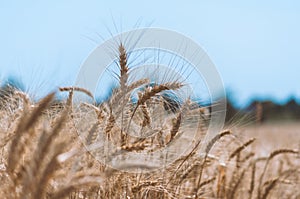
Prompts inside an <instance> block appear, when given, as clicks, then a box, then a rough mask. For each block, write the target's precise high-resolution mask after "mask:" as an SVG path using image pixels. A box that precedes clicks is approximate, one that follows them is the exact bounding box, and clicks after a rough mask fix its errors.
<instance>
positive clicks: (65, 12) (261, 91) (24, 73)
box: [0, 0, 300, 104]
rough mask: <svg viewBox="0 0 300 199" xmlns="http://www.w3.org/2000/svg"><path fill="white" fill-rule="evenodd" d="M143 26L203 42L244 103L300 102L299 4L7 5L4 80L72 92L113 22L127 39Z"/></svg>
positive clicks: (32, 1)
mask: <svg viewBox="0 0 300 199" xmlns="http://www.w3.org/2000/svg"><path fill="white" fill-rule="evenodd" d="M138 21H141V25H140V27H142V26H149V24H151V26H152V27H161V28H167V29H171V30H175V31H178V32H180V33H183V34H184V35H186V36H189V37H190V38H192V39H193V40H194V41H196V42H197V43H199V44H200V45H201V46H202V47H203V48H204V49H205V50H206V52H207V53H208V55H209V56H210V57H211V59H212V60H213V62H214V63H215V65H216V67H217V68H218V70H219V72H220V74H221V76H222V78H223V81H224V84H225V87H226V88H228V89H230V90H231V91H232V92H233V93H234V98H235V99H236V100H237V102H238V103H239V104H243V103H246V102H247V101H248V100H249V99H250V98H253V97H260V98H270V97H271V98H274V99H275V100H277V101H281V102H283V101H284V100H285V99H286V98H287V97H289V96H291V95H295V96H297V97H299V98H300V86H299V80H298V79H299V76H300V50H299V47H300V1H297V0H294V1H291V0H285V1H282V0H267V1H259V0H253V1H221V0H220V1H214V0H212V1H211V0H210V1H208V0H207V1H200V0H194V1H174V0H173V1H162V0H160V1H158V0H151V1H133V0H128V1H99V0H94V1H89V0H87V1H75V0H68V1H63V0H62V1H37V0H28V1H14V0H12V1H1V2H0V26H1V31H0V79H1V80H2V81H4V80H5V79H6V78H7V77H8V76H15V77H18V78H21V80H22V81H23V82H24V84H25V85H26V87H27V89H28V90H29V91H30V92H38V91H40V90H43V91H45V90H49V89H50V88H54V87H55V86H60V85H71V84H72V83H74V81H75V78H76V74H77V73H78V71H79V68H80V65H81V64H82V62H83V61H84V60H85V59H86V58H87V56H88V55H89V53H90V52H91V51H92V50H93V49H94V48H95V47H96V46H97V45H98V44H100V43H101V42H102V41H103V40H102V39H101V37H103V38H106V39H108V38H109V36H110V34H109V31H108V30H110V31H112V32H113V33H117V31H116V30H115V28H114V22H115V23H116V24H117V27H118V31H119V32H121V31H123V30H130V29H131V28H133V27H134V25H135V24H136V23H137V22H138ZM120 27H122V28H120ZM99 35H100V36H99Z"/></svg>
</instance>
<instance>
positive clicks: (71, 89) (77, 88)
mask: <svg viewBox="0 0 300 199" xmlns="http://www.w3.org/2000/svg"><path fill="white" fill-rule="evenodd" d="M59 90H60V91H61V92H63V91H68V92H70V91H79V92H82V93H84V94H86V95H88V96H89V97H91V98H93V99H94V96H93V94H92V93H91V92H90V91H88V90H87V89H85V88H80V87H76V86H73V87H60V88H59Z"/></svg>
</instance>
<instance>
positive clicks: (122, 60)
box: [119, 43, 129, 91]
mask: <svg viewBox="0 0 300 199" xmlns="http://www.w3.org/2000/svg"><path fill="white" fill-rule="evenodd" d="M119 65H120V86H121V91H125V90H124V89H125V88H127V85H126V84H127V80H128V70H129V69H128V66H127V54H126V49H125V47H124V46H123V44H122V43H121V44H120V45H119Z"/></svg>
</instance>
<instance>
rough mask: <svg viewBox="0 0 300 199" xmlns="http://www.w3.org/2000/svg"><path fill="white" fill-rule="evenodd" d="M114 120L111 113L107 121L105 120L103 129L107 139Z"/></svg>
mask: <svg viewBox="0 0 300 199" xmlns="http://www.w3.org/2000/svg"><path fill="white" fill-rule="evenodd" d="M115 122H116V120H115V117H114V116H113V114H112V113H110V115H109V118H108V121H107V123H106V126H105V129H104V133H105V134H106V135H107V137H108V139H110V132H111V130H112V128H113V127H114V125H115Z"/></svg>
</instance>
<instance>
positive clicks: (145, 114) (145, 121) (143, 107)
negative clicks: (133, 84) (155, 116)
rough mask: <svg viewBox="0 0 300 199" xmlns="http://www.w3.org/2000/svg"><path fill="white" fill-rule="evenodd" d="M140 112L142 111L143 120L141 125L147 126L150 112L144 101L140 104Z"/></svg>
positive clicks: (149, 120) (149, 121)
mask: <svg viewBox="0 0 300 199" xmlns="http://www.w3.org/2000/svg"><path fill="white" fill-rule="evenodd" d="M141 109H142V113H143V116H144V117H143V121H142V127H145V126H148V125H150V123H151V117H150V113H149V111H148V108H147V105H146V103H144V104H142V105H141Z"/></svg>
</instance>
